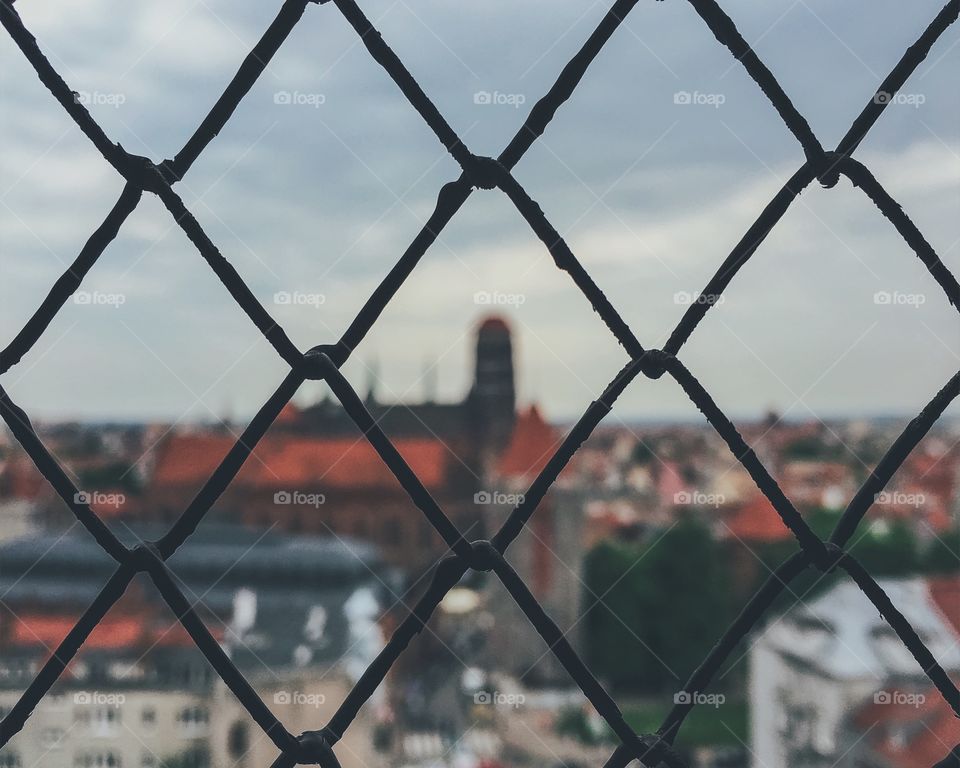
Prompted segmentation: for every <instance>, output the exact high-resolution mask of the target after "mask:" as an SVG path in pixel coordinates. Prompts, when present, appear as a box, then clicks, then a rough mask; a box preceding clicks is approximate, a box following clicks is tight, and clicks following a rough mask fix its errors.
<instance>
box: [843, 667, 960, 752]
mask: <svg viewBox="0 0 960 768" xmlns="http://www.w3.org/2000/svg"><path fill="white" fill-rule="evenodd" d="M886 693H887V695H888V696H889V697H890V703H874V702H871V703H869V704H868V705H866V706H865V707H864V708H863V709H861V710H860V711H859V712H857V713H856V715H855V716H854V718H853V721H854V724H855V725H856V727H857V728H858V729H859V730H861V731H863V732H864V735H865V738H866V741H867V743H868V744H869V745H870V748H871V750H872V752H873V753H874V754H875V755H876V756H878V757H880V758H881V759H882V760H883V764H884V765H889V766H893V767H894V768H929V767H930V766H931V765H934V764H935V763H937V762H938V761H940V760H942V759H943V758H944V757H946V755H947V753H948V752H949V751H950V748H951V747H952V746H953V745H954V744H957V743H960V720H957V718H956V716H955V715H954V714H953V710H952V709H951V708H950V705H949V704H948V703H947V702H946V700H944V698H943V696H942V695H941V694H940V693H939V691H937V689H936V688H934V687H933V686H930V687H929V688H927V689H925V690H923V691H922V692H920V693H919V694H917V693H913V692H902V691H897V692H892V691H887V692H886ZM911 694H912V696H911ZM918 695H919V698H918Z"/></svg>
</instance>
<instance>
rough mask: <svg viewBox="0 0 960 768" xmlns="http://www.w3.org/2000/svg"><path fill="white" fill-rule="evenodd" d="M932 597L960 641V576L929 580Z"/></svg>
mask: <svg viewBox="0 0 960 768" xmlns="http://www.w3.org/2000/svg"><path fill="white" fill-rule="evenodd" d="M927 584H928V585H929V588H930V597H932V598H933V602H934V603H935V604H936V606H937V608H939V609H940V612H941V613H942V614H943V615H944V617H946V619H947V621H949V622H950V624H951V626H952V627H953V628H954V630H956V632H957V637H958V639H960V576H940V577H936V578H929V579H928V580H927Z"/></svg>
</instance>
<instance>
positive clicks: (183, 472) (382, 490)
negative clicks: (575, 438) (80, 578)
mask: <svg viewBox="0 0 960 768" xmlns="http://www.w3.org/2000/svg"><path fill="white" fill-rule="evenodd" d="M365 405H366V407H367V409H368V410H369V411H370V413H371V414H372V416H373V417H374V419H376V421H377V422H378V424H379V425H380V427H381V428H382V429H383V430H384V432H385V433H386V434H387V435H388V436H389V437H390V438H391V440H393V442H394V444H395V445H396V447H397V450H398V451H399V452H400V454H401V455H402V456H403V457H404V459H405V460H406V461H407V463H408V464H409V465H410V468H411V469H412V470H413V471H414V472H415V473H416V475H417V477H419V478H420V480H421V482H422V483H423V484H424V486H425V487H426V488H427V490H428V491H429V492H430V494H431V495H432V496H433V497H434V498H435V499H436V501H437V502H438V503H439V504H440V506H441V508H442V509H443V510H444V511H445V512H446V514H447V515H448V516H449V517H450V518H451V519H452V520H453V521H454V523H455V524H456V525H457V526H458V527H459V528H460V530H462V531H464V534H465V535H466V536H467V538H471V539H472V538H479V537H481V536H483V535H486V534H487V533H488V532H487V531H486V530H485V522H486V521H485V520H484V516H485V514H487V512H488V511H487V510H485V509H484V507H483V505H478V504H477V503H475V499H474V495H475V494H476V493H477V492H478V491H480V490H483V489H486V488H487V487H488V484H489V482H490V479H491V478H496V477H498V476H499V475H500V474H501V473H500V472H499V469H500V468H501V467H503V468H509V467H512V468H513V469H511V470H510V471H511V472H515V471H516V467H515V466H514V465H516V463H517V460H518V457H522V456H534V457H540V456H543V455H544V454H545V453H546V452H548V451H551V450H552V449H553V448H554V445H553V443H554V442H555V436H554V435H553V432H552V429H550V428H549V426H548V425H546V423H545V422H543V421H542V419H541V418H540V416H539V412H538V411H537V410H536V409H535V408H531V409H529V410H528V411H526V412H524V413H523V414H519V415H518V413H517V409H516V387H515V376H514V355H513V342H512V339H511V333H510V328H509V326H508V325H507V323H506V322H505V321H504V320H503V319H502V318H500V317H488V318H486V319H484V320H483V321H482V322H481V323H480V324H479V326H478V329H477V332H476V355H475V362H474V376H473V382H472V385H471V387H470V390H469V392H468V393H467V394H466V396H465V397H464V398H463V399H462V400H461V401H460V402H453V403H441V402H433V401H432V400H427V401H425V402H420V403H385V402H381V401H379V400H378V399H377V397H376V394H375V391H374V388H373V387H372V386H371V388H370V391H369V392H368V393H367V395H366V397H365ZM531 421H536V422H537V424H540V425H542V428H540V429H537V428H533V429H531V426H534V427H536V425H531V423H530V422H531ZM235 439H236V438H235V437H234V435H233V434H231V433H230V432H229V431H226V430H209V431H192V432H181V433H173V434H171V435H169V436H168V437H167V438H166V439H165V440H164V441H163V442H162V443H161V444H160V445H159V446H158V448H157V451H156V455H155V458H154V464H153V471H152V473H151V477H150V481H149V488H148V489H147V492H146V494H145V495H144V496H145V501H146V502H147V505H148V506H146V507H145V509H144V510H143V512H144V513H145V514H146V515H147V516H148V517H150V518H151V519H153V520H158V519H159V520H170V521H172V520H173V519H175V518H176V517H177V516H178V514H179V513H180V511H181V510H182V509H183V508H184V507H185V506H186V505H187V504H188V503H189V501H190V499H191V498H192V497H193V495H194V494H195V493H196V492H197V491H198V490H199V489H200V487H201V486H202V485H203V483H204V482H205V481H206V479H207V478H208V477H209V476H210V475H211V473H212V472H213V471H214V469H215V468H216V466H217V464H218V463H219V462H220V461H221V460H222V459H223V457H224V456H225V455H226V453H227V452H228V451H229V450H230V448H231V446H232V445H233V443H234V441H235ZM531 440H533V441H534V442H536V443H537V445H526V443H529V442H530V441H531ZM540 443H544V444H543V445H540ZM521 469H522V468H521ZM211 516H212V517H213V518H215V519H219V520H221V521H224V522H227V521H229V522H242V523H244V524H246V525H248V526H252V527H256V528H262V529H266V528H270V527H271V526H276V527H277V528H279V529H281V530H285V531H287V532H290V533H309V534H314V535H321V536H336V537H341V538H352V539H359V540H362V541H368V542H371V543H373V544H375V545H377V547H378V548H379V549H380V552H381V554H382V556H383V557H384V559H385V560H386V561H387V562H389V563H392V564H394V565H396V566H400V567H402V568H404V569H405V570H407V572H408V573H414V572H419V571H421V570H422V569H423V568H425V567H427V566H428V565H430V564H432V563H433V562H435V561H436V559H437V558H438V557H439V556H441V555H442V554H443V553H444V551H445V547H446V545H445V544H444V542H443V541H442V540H441V539H440V537H439V535H437V534H436V533H435V532H434V531H433V529H432V527H431V526H430V525H429V523H428V522H427V521H426V519H425V518H424V516H423V514H422V513H421V512H420V511H419V510H418V509H417V508H416V507H415V506H414V505H413V503H412V502H411V501H410V499H409V498H408V497H407V494H406V493H405V492H404V490H403V489H402V488H401V486H400V484H399V483H398V482H397V480H396V478H394V476H393V475H392V473H391V472H390V471H389V469H387V467H386V465H384V464H383V462H382V461H381V459H380V457H379V456H378V455H377V453H376V451H374V449H373V448H372V447H371V446H370V444H369V443H368V442H367V441H366V439H364V437H363V435H362V434H361V433H360V431H359V430H358V429H357V427H356V426H355V425H354V424H353V422H352V421H351V420H350V418H349V417H348V416H347V414H346V412H345V411H344V410H343V408H342V407H341V406H340V404H339V403H338V402H336V401H335V400H332V399H329V398H327V399H324V400H322V401H320V402H318V403H315V404H314V405H311V406H309V407H306V408H302V409H300V408H297V407H295V406H294V405H292V404H291V405H288V406H287V407H286V408H285V409H284V411H283V412H282V414H281V416H280V418H279V419H278V420H277V422H276V423H275V424H274V425H273V427H272V428H271V429H270V431H269V432H268V433H267V435H265V436H264V438H263V439H262V440H261V442H260V443H259V444H258V445H257V448H256V450H255V452H254V454H253V455H252V456H251V457H250V458H249V459H248V460H247V462H246V463H245V465H244V467H243V469H242V470H241V471H240V473H239V475H238V477H237V478H236V480H235V481H234V482H233V483H232V484H231V485H230V487H229V488H228V490H227V491H226V492H225V493H224V495H223V497H222V498H221V499H220V500H219V501H218V503H217V505H216V506H215V507H214V509H213V510H212V511H211Z"/></svg>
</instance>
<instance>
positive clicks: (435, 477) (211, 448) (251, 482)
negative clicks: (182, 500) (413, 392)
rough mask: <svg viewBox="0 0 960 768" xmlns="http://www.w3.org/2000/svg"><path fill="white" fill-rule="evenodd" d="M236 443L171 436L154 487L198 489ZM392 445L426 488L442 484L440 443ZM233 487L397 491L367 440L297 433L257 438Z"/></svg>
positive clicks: (443, 463)
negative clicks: (252, 450)
mask: <svg viewBox="0 0 960 768" xmlns="http://www.w3.org/2000/svg"><path fill="white" fill-rule="evenodd" d="M234 442H235V439H234V438H233V437H232V436H231V435H211V434H206V435H204V434H180V435H171V436H170V437H169V438H167V440H166V441H165V443H164V444H163V446H162V447H161V449H160V451H159V455H158V457H157V463H156V468H155V470H154V474H153V480H152V485H153V486H154V487H155V488H162V487H182V486H192V487H194V488H197V487H199V486H200V485H202V484H203V483H204V482H205V481H206V480H207V478H209V477H210V475H211V474H213V472H214V470H215V469H216V468H217V465H218V464H219V463H220V462H221V461H222V460H223V457H224V456H225V455H226V454H227V452H228V451H229V450H230V448H232V447H233V444H234ZM393 442H394V445H395V446H396V448H397V450H398V451H399V452H400V455H401V456H403V458H404V460H405V461H406V462H407V464H409V465H410V468H411V469H412V470H413V472H414V473H415V474H416V475H417V477H419V478H420V481H421V482H422V483H423V484H424V485H425V486H426V487H427V488H436V487H439V486H442V485H443V484H444V482H445V480H446V469H447V462H448V457H449V454H448V453H447V449H446V448H445V447H444V445H443V443H441V442H440V441H439V440H433V439H423V438H408V439H397V440H394V441H393ZM234 485H235V486H236V487H246V488H257V489H278V488H279V489H283V488H303V487H327V488H344V489H350V488H364V489H371V488H391V489H393V488H396V487H398V484H397V480H396V478H394V476H393V473H392V472H390V470H389V469H388V468H387V466H386V465H385V464H384V463H383V461H382V460H381V458H380V456H379V455H378V454H377V452H376V451H375V450H374V449H373V447H372V446H371V445H370V444H369V443H368V442H367V441H366V439H364V438H362V437H359V438H331V439H326V438H316V437H303V436H298V435H274V436H270V435H268V436H267V437H265V438H264V439H263V440H261V441H260V443H259V444H258V445H257V447H256V449H255V450H254V453H253V455H252V456H250V457H249V458H248V459H247V461H246V463H245V464H244V465H243V468H242V469H241V470H240V473H239V474H238V476H237V479H236V480H235V481H234Z"/></svg>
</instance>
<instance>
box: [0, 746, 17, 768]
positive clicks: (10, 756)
mask: <svg viewBox="0 0 960 768" xmlns="http://www.w3.org/2000/svg"><path fill="white" fill-rule="evenodd" d="M0 768H23V761H22V760H21V759H20V753H19V752H14V751H13V750H11V749H6V750H4V751H3V752H0Z"/></svg>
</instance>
